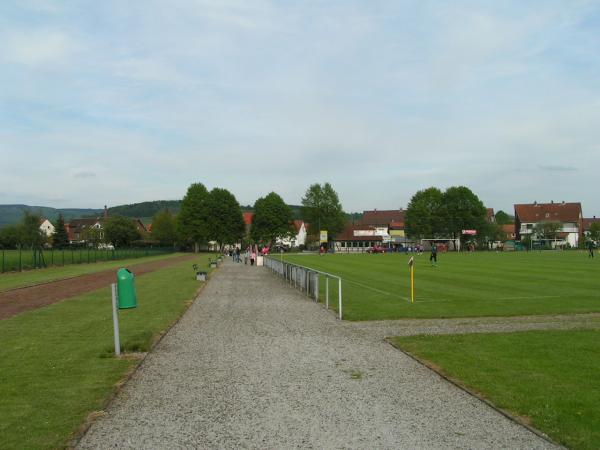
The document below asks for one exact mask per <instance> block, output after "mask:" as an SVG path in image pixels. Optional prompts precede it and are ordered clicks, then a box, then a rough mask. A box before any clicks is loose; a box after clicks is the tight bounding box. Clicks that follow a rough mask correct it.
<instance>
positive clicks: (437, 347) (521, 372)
mask: <svg viewBox="0 0 600 450" xmlns="http://www.w3.org/2000/svg"><path fill="white" fill-rule="evenodd" d="M390 341H391V342H392V344H394V345H395V346H397V347H399V348H401V349H402V350H404V351H406V352H408V353H410V354H412V355H414V356H415V357H417V358H418V359H420V360H422V361H424V362H425V363H426V364H428V365H429V366H430V367H436V368H437V370H439V371H441V373H443V374H444V375H446V376H448V377H450V378H451V379H453V380H456V381H457V382H458V383H460V384H462V385H464V386H466V387H467V388H468V389H469V390H471V391H473V392H475V393H477V394H479V395H481V396H483V397H484V398H486V399H487V400H489V401H491V402H492V403H493V404H494V405H496V406H497V407H499V408H501V409H503V410H505V411H508V412H509V413H511V414H513V415H516V416H519V417H521V418H522V419H523V420H525V421H526V422H527V423H529V424H531V425H532V426H533V427H535V428H537V429H539V430H541V431H543V432H544V433H546V434H547V435H548V436H550V437H551V438H553V439H554V440H555V441H557V442H560V443H561V444H563V445H565V446H567V447H569V448H573V449H596V448H600V409H599V408H598V405H599V404H600V377H599V376H598V374H599V373H600V358H598V355H599V354H600V330H571V331H527V332H519V333H506V334H461V335H444V336H411V337H397V338H392V339H391V340H390Z"/></svg>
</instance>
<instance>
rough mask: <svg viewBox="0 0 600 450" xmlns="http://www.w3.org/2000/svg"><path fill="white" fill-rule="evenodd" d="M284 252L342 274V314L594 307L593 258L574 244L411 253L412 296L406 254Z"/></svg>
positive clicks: (597, 286) (599, 298)
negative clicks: (435, 257) (433, 262)
mask: <svg viewBox="0 0 600 450" xmlns="http://www.w3.org/2000/svg"><path fill="white" fill-rule="evenodd" d="M285 259H286V260H287V261H290V262H293V263H296V264H300V265H304V266H307V267H312V268H315V269H319V270H323V271H326V272H329V273H332V274H334V275H339V276H341V277H342V279H343V283H342V290H343V299H344V319H347V320H381V319H400V318H432V317H475V316H514V315H530V314H566V313H585V312H598V311H600V259H594V260H593V259H589V258H588V257H587V255H586V254H585V253H584V252H579V251H565V252H559V251H547V252H529V253H523V252H518V253H495V252H489V253H488V252H482V253H459V254H457V253H446V254H441V255H439V263H438V267H431V266H430V264H429V258H428V254H423V255H421V256H415V260H416V263H415V292H416V296H415V303H414V304H411V302H410V277H409V268H408V265H407V262H408V256H406V255H405V254H374V255H369V254H356V255H352V254H350V255H347V254H346V255H344V254H338V255H325V256H322V257H321V256H318V255H286V256H285ZM334 295H336V294H335V293H334ZM321 298H323V294H322V293H321ZM333 306H334V308H335V306H336V305H335V304H334V305H333Z"/></svg>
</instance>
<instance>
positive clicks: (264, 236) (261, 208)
mask: <svg viewBox="0 0 600 450" xmlns="http://www.w3.org/2000/svg"><path fill="white" fill-rule="evenodd" d="M291 221H292V210H291V209H290V207H289V206H288V205H286V204H285V202H284V201H283V199H282V198H281V197H280V196H279V195H277V194H276V193H275V192H271V193H270V194H268V195H267V196H266V197H261V198H259V199H258V200H256V202H255V203H254V219H253V221H252V238H253V239H254V240H255V241H256V242H262V243H269V242H274V241H275V240H276V239H277V238H284V237H287V236H289V235H290V233H291Z"/></svg>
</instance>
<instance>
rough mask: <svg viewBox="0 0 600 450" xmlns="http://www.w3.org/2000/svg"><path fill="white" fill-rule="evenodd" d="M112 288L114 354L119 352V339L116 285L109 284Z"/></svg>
mask: <svg viewBox="0 0 600 450" xmlns="http://www.w3.org/2000/svg"><path fill="white" fill-rule="evenodd" d="M110 287H111V289H112V310H113V325H114V330H115V355H117V356H119V355H120V354H121V340H120V339H119V310H118V308H117V295H118V294H117V285H116V284H115V283H113V284H111V285H110Z"/></svg>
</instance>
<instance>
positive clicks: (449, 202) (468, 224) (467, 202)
mask: <svg viewBox="0 0 600 450" xmlns="http://www.w3.org/2000/svg"><path fill="white" fill-rule="evenodd" d="M442 204H443V208H442V217H443V219H444V228H445V229H446V231H447V233H449V234H450V236H451V237H453V238H455V239H456V238H458V237H461V238H462V233H461V232H462V230H478V231H479V230H482V229H483V228H484V227H485V224H486V220H485V219H486V214H487V210H486V208H485V206H484V205H483V202H482V201H481V200H479V197H477V195H475V194H474V193H473V191H471V190H470V189H469V188H468V187H465V186H454V187H450V188H448V189H446V192H444V195H443V198H442Z"/></svg>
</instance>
